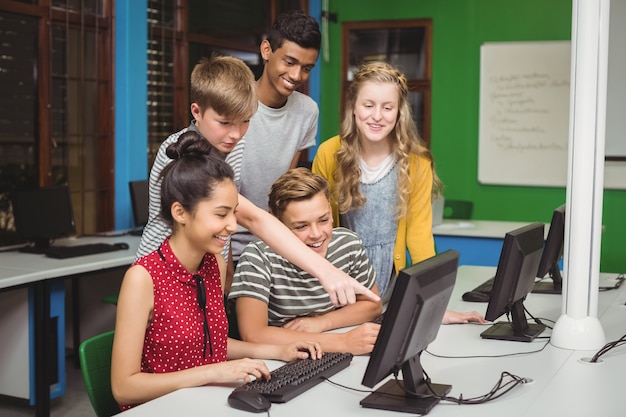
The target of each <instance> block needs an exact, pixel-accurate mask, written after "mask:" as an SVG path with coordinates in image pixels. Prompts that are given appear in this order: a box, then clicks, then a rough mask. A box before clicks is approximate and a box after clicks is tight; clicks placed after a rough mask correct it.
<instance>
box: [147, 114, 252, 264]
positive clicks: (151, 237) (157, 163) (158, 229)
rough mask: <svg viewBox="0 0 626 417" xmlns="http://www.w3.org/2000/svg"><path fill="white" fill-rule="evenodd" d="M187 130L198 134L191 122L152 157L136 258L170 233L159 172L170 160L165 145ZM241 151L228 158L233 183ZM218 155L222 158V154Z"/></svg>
mask: <svg viewBox="0 0 626 417" xmlns="http://www.w3.org/2000/svg"><path fill="white" fill-rule="evenodd" d="M188 130H193V131H195V132H197V133H198V134H200V132H199V131H198V128H196V126H195V125H194V124H193V123H192V124H191V125H190V126H189V127H186V128H184V129H183V130H181V131H178V132H176V133H174V134H172V135H170V136H169V137H168V138H167V139H165V141H163V143H162V144H161V146H160V147H159V151H158V152H157V155H156V158H155V159H154V164H153V165H152V169H151V170H150V181H149V193H150V204H149V209H148V210H149V215H148V223H147V224H146V226H145V227H144V229H143V233H142V235H141V242H140V243H139V249H138V250H137V255H136V258H137V259H139V258H140V257H142V256H146V255H148V254H149V253H151V252H154V251H155V250H157V249H158V248H159V246H161V243H163V241H164V240H165V238H166V237H168V236H170V235H171V234H172V228H171V227H170V225H169V224H167V223H166V222H165V220H163V218H162V217H161V172H163V169H164V168H165V167H166V166H167V164H169V163H170V162H172V159H170V158H169V157H168V156H167V154H166V153H165V151H166V150H167V147H168V146H170V144H172V143H174V142H176V141H178V138H179V137H180V135H182V134H183V133H185V132H187V131H188ZM241 140H243V139H241ZM241 149H243V146H241ZM242 153H243V152H239V156H238V157H233V158H229V165H230V166H231V167H232V169H233V171H234V172H235V184H237V183H238V182H239V176H240V174H241V156H242ZM215 155H216V156H220V155H221V154H220V153H219V152H217V151H216V152H215ZM220 157H221V158H223V156H220ZM228 248H229V246H228V245H226V248H225V249H224V252H223V253H222V254H223V255H226V254H227V253H228ZM225 257H226V256H225Z"/></svg>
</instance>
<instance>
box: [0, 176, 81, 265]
mask: <svg viewBox="0 0 626 417" xmlns="http://www.w3.org/2000/svg"><path fill="white" fill-rule="evenodd" d="M12 204H13V217H14V218H15V231H16V233H17V235H18V236H19V237H20V238H21V239H23V240H26V241H28V242H29V243H31V245H30V246H28V247H26V248H23V249H22V250H23V251H24V252H35V253H43V252H44V251H45V249H46V248H47V247H48V246H49V245H50V242H51V241H52V240H54V239H56V238H58V237H62V236H69V235H72V234H74V233H75V227H74V215H73V212H72V200H71V197H70V190H69V188H68V187H66V186H54V187H44V188H37V189H24V190H15V191H14V193H13V199H12Z"/></svg>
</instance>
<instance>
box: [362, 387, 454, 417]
mask: <svg viewBox="0 0 626 417" xmlns="http://www.w3.org/2000/svg"><path fill="white" fill-rule="evenodd" d="M398 384H402V381H396V380H395V379H392V380H390V381H387V382H386V383H385V384H384V385H383V386H382V387H380V388H378V389H377V390H376V391H374V392H373V393H371V394H370V395H368V396H367V397H365V398H364V399H362V400H361V406H363V407H365V408H376V409H378V410H390V411H400V412H403V413H412V414H427V413H428V412H429V411H430V410H432V408H433V407H434V406H435V405H437V404H438V403H439V401H441V398H440V397H443V396H444V395H447V394H448V393H449V392H450V390H451V389H452V386H451V385H444V384H432V383H431V384H430V386H431V388H432V389H433V391H435V393H436V396H435V395H433V394H432V393H431V392H430V390H428V391H427V392H423V395H424V397H416V396H412V395H409V394H407V393H406V392H405V391H404V389H402V387H401V386H399V385H398Z"/></svg>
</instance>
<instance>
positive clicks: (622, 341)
mask: <svg viewBox="0 0 626 417" xmlns="http://www.w3.org/2000/svg"><path fill="white" fill-rule="evenodd" d="M623 344H626V335H624V336H622V337H620V338H619V339H617V340H614V341H612V342H609V343H607V344H606V345H604V346H602V347H601V348H600V350H598V351H597V352H596V353H595V355H593V356H592V357H591V360H590V361H589V362H594V363H595V362H598V359H600V357H601V356H602V355H604V354H605V353H607V352H608V351H610V350H611V349H613V348H616V347H618V346H621V345H623Z"/></svg>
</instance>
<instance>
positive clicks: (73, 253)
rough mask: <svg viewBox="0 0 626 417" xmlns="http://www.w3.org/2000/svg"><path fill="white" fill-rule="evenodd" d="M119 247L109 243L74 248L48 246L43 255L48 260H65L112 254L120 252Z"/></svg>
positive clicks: (89, 244)
mask: <svg viewBox="0 0 626 417" xmlns="http://www.w3.org/2000/svg"><path fill="white" fill-rule="evenodd" d="M120 249H121V247H120V246H116V245H112V244H109V243H87V244H84V245H75V246H50V247H49V248H47V249H46V251H45V255H46V256H47V257H48V258H56V259H66V258H74V257H77V256H85V255H95V254H98V253H106V252H113V251H116V250H120Z"/></svg>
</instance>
